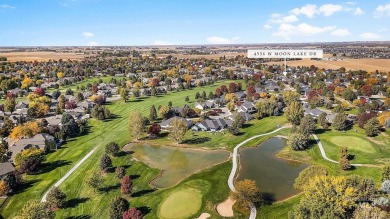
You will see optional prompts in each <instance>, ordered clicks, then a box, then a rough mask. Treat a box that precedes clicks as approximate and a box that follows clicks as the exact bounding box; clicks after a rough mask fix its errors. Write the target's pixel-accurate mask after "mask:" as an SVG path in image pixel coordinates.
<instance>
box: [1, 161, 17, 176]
mask: <svg viewBox="0 0 390 219" xmlns="http://www.w3.org/2000/svg"><path fill="white" fill-rule="evenodd" d="M15 170H16V169H15V167H14V165H12V163H10V162H5V163H0V180H1V179H2V178H3V177H5V176H7V175H10V174H13V173H14V172H15Z"/></svg>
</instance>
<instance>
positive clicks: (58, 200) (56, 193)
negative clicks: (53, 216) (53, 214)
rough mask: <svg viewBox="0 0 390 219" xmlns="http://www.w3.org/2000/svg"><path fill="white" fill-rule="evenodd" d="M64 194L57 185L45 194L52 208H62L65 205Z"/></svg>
mask: <svg viewBox="0 0 390 219" xmlns="http://www.w3.org/2000/svg"><path fill="white" fill-rule="evenodd" d="M65 200H66V195H65V193H63V192H62V191H61V190H60V189H59V188H58V187H54V188H52V189H51V190H50V192H49V193H48V194H47V201H48V202H49V205H50V207H52V208H54V209H55V208H62V207H64V205H65Z"/></svg>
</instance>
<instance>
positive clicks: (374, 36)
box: [360, 32, 382, 40]
mask: <svg viewBox="0 0 390 219" xmlns="http://www.w3.org/2000/svg"><path fill="white" fill-rule="evenodd" d="M360 37H361V38H363V39H366V40H377V39H380V38H382V36H381V35H379V34H376V33H369V32H367V33H362V34H360Z"/></svg>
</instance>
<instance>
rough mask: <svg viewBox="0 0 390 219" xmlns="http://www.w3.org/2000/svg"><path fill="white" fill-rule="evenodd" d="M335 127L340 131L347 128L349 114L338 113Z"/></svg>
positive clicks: (334, 123) (334, 121) (334, 122)
mask: <svg viewBox="0 0 390 219" xmlns="http://www.w3.org/2000/svg"><path fill="white" fill-rule="evenodd" d="M333 127H334V128H335V129H336V130H338V131H344V130H346V129H347V115H346V114H345V113H337V115H336V116H335V118H334V120H333Z"/></svg>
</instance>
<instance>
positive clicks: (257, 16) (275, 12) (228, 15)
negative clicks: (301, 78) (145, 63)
mask: <svg viewBox="0 0 390 219" xmlns="http://www.w3.org/2000/svg"><path fill="white" fill-rule="evenodd" d="M0 19H1V22H0V46H54V45H59V46H72V45H79V46H87V45H156V44H175V45H178V44H224V43H284V42H333V41H360V40H367V41H371V40H390V22H389V20H390V0H387V1H382V0H375V1H350V2H348V1H345V2H343V1H330V0H328V1H322V0H320V1H301V0H294V1H291V0H284V1H282V0H272V1H260V0H257V1H255V0H235V1H232V0H148V1H146V0H0Z"/></svg>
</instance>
